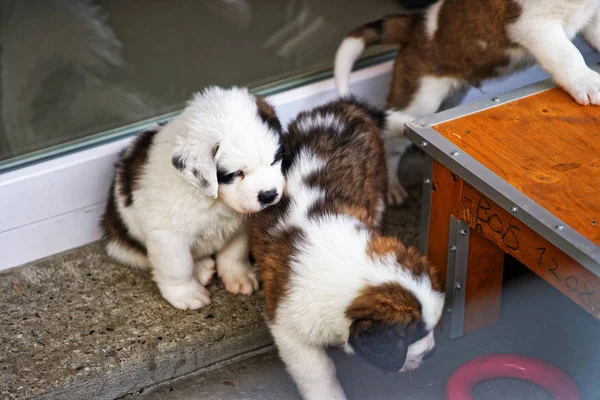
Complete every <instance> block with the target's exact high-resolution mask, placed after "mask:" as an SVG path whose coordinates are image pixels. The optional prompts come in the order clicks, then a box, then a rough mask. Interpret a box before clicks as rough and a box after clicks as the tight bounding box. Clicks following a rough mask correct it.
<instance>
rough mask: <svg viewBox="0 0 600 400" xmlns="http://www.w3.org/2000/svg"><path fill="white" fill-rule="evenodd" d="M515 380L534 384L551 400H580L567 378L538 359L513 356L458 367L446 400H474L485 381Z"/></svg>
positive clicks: (450, 380)
mask: <svg viewBox="0 0 600 400" xmlns="http://www.w3.org/2000/svg"><path fill="white" fill-rule="evenodd" d="M498 378H514V379H521V380H524V381H527V382H531V383H534V384H536V385H538V386H540V387H541V388H543V389H545V390H546V391H547V392H548V393H550V394H551V395H552V396H553V397H554V400H580V399H581V393H580V392H579V389H577V385H575V382H574V381H573V379H571V377H570V376H568V375H567V374H566V373H564V372H563V371H562V370H560V369H558V368H556V367H555V366H554V365H551V364H548V363H546V362H544V361H541V360H538V359H537V358H531V357H525V356H519V355H514V354H492V355H488V356H483V357H478V358H475V359H473V360H471V361H468V362H466V363H464V364H463V365H461V366H460V367H458V368H457V369H456V370H455V371H454V372H453V373H452V375H450V378H449V379H448V383H447V384H446V399H447V400H473V397H472V396H471V391H472V390H473V388H474V387H475V386H476V385H477V384H479V383H481V382H484V381H487V380H490V379H498Z"/></svg>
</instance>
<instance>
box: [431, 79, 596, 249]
mask: <svg viewBox="0 0 600 400" xmlns="http://www.w3.org/2000/svg"><path fill="white" fill-rule="evenodd" d="M434 129H436V130H437V131H438V132H440V133H441V134H442V135H443V136H445V137H446V138H447V139H449V140H450V141H452V142H453V143H454V144H456V145H457V146H458V147H459V148H461V149H462V150H463V151H465V152H467V153H468V154H469V155H471V156H472V157H474V158H475V159H476V160H477V161H479V162H480V163H481V164H483V165H484V166H486V167H487V168H489V169H490V170H492V171H493V172H494V173H495V174H496V175H498V176H500V177H501V178H502V179H504V180H505V181H507V182H508V183H510V184H511V185H512V186H514V187H515V188H517V189H518V190H520V191H521V192H523V193H525V194H526V195H527V196H528V197H529V198H530V199H532V200H533V201H535V202H536V203H537V204H539V205H541V206H542V207H543V208H545V209H546V210H548V211H549V212H551V213H552V214H554V215H555V216H557V217H558V218H559V219H560V220H562V221H563V222H564V223H566V224H567V225H568V226H570V227H571V228H573V229H575V230H576V231H578V232H579V233H581V234H582V235H583V236H584V237H586V238H587V239H589V240H590V241H591V242H592V243H595V244H596V245H598V246H600V107H591V106H590V107H582V106H580V105H578V104H576V103H575V102H574V101H573V100H572V99H571V98H570V97H569V96H568V95H567V94H566V93H565V92H564V91H562V90H561V89H558V88H556V89H551V90H547V91H543V92H540V93H538V94H535V95H533V96H529V97H526V98H523V99H519V100H515V101H513V102H509V103H506V104H503V105H500V106H497V107H492V108H489V109H487V110H483V111H481V112H477V113H474V114H470V115H467V116H464V117H461V118H457V119H454V120H451V121H448V122H445V123H442V124H439V125H436V126H434Z"/></svg>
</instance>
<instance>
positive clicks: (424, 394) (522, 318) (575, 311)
mask: <svg viewBox="0 0 600 400" xmlns="http://www.w3.org/2000/svg"><path fill="white" fill-rule="evenodd" d="M506 271H507V276H508V277H507V283H506V286H505V291H504V304H503V312H502V320H501V322H500V323H499V324H497V325H496V326H493V327H491V328H488V329H485V330H481V331H478V332H474V333H472V334H469V335H467V336H465V337H463V338H460V339H456V340H449V339H447V338H446V337H445V336H443V334H442V333H440V332H438V334H437V337H436V338H437V343H438V344H437V351H436V355H435V356H434V357H433V358H431V359H430V360H428V362H426V364H425V365H424V366H423V367H422V368H421V369H419V370H417V371H414V372H412V373H410V374H389V375H384V374H382V373H380V372H379V371H377V370H375V369H373V368H371V367H370V366H368V365H365V364H364V363H363V362H362V361H361V360H359V359H358V358H356V357H350V356H346V355H345V354H343V353H342V352H340V351H337V350H332V351H330V354H331V356H332V358H333V359H334V360H335V362H336V366H337V369H338V376H339V378H340V381H341V383H342V385H343V387H344V388H345V390H346V393H347V395H348V397H349V399H382V400H383V399H390V400H391V399H400V398H401V399H414V400H438V399H443V398H444V396H443V393H444V392H443V390H444V385H445V382H446V379H447V378H448V376H449V374H450V373H451V372H452V371H453V370H454V369H455V368H456V367H457V366H459V365H460V364H462V363H464V362H466V361H468V360H470V359H472V358H474V357H477V356H481V355H486V354H491V353H506V352H508V353H518V354H523V355H528V356H533V357H538V358H540V359H543V360H545V361H547V362H550V363H553V364H554V365H556V366H558V367H560V368H562V369H563V370H564V371H566V372H567V373H569V374H570V375H571V376H572V377H573V378H574V379H575V381H576V382H577V384H578V386H579V388H580V390H581V392H582V395H583V399H590V400H594V399H598V398H600V351H599V350H600V340H599V339H600V324H598V322H597V321H595V320H594V319H593V318H592V317H590V316H589V315H588V314H586V313H585V312H584V311H582V310H581V309H579V308H578V307H577V306H576V305H574V304H573V303H571V302H570V301H569V300H568V299H566V298H565V297H563V296H562V295H561V294H560V293H558V292H557V291H556V290H554V289H553V288H552V287H550V286H549V285H548V284H546V283H545V282H543V281H541V280H540V279H538V278H537V277H536V276H534V275H533V274H532V273H530V272H529V271H528V270H525V269H524V268H523V267H522V266H520V265H515V264H514V263H513V264H509V265H508V267H507V270H506ZM133 397H135V398H136V399H139V400H159V399H160V400H192V399H194V400H195V399H231V400H234V399H265V400H267V399H273V400H275V399H299V396H298V393H297V391H296V389H295V387H294V385H293V383H292V381H291V379H290V377H289V376H288V375H287V373H286V372H285V369H284V368H283V365H282V363H281V362H280V361H279V359H278V358H277V354H276V353H275V352H273V351H271V352H267V353H265V354H260V355H257V356H255V357H253V358H251V359H248V360H245V361H241V362H237V363H233V364H231V365H227V366H225V367H223V368H220V369H217V370H215V371H212V372H209V373H205V374H203V375H192V376H188V377H186V378H183V379H180V380H177V381H174V382H170V383H168V384H165V385H162V386H158V387H155V388H152V389H148V390H146V391H145V392H144V393H142V394H140V395H137V396H132V397H131V399H132V400H133ZM474 397H475V399H478V400H505V399H506V400H522V399H529V400H550V396H549V395H548V394H547V393H546V392H545V391H543V390H542V389H540V388H538V387H536V386H533V385H531V384H528V383H524V382H521V381H516V380H497V381H490V382H487V383H484V384H481V385H479V386H478V387H477V388H476V389H475V391H474Z"/></svg>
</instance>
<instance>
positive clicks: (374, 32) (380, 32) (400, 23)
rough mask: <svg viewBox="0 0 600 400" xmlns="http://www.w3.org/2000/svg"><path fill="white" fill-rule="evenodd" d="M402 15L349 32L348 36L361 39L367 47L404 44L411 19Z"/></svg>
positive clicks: (389, 16) (392, 16)
mask: <svg viewBox="0 0 600 400" xmlns="http://www.w3.org/2000/svg"><path fill="white" fill-rule="evenodd" d="M401 17H403V16H402V15H388V16H386V17H384V18H382V19H380V20H377V21H373V22H369V23H368V24H365V25H363V26H361V27H358V28H356V29H354V30H353V31H351V32H350V33H349V34H348V36H350V37H356V38H363V40H364V42H365V44H366V45H367V46H369V45H373V44H400V45H401V44H404V42H405V41H406V40H408V38H409V33H410V28H411V22H412V21H411V19H410V18H401Z"/></svg>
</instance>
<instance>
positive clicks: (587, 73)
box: [561, 69, 600, 106]
mask: <svg viewBox="0 0 600 400" xmlns="http://www.w3.org/2000/svg"><path fill="white" fill-rule="evenodd" d="M569 78H570V79H569V81H568V82H567V83H565V84H561V86H562V87H563V89H564V90H565V91H566V92H567V93H569V94H570V95H571V97H573V99H575V101H576V102H578V103H579V104H581V105H584V106H587V105H589V104H592V105H600V74H598V73H597V72H595V71H593V70H591V69H586V70H584V71H582V72H580V73H576V74H573V75H571V76H570V77H569Z"/></svg>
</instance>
